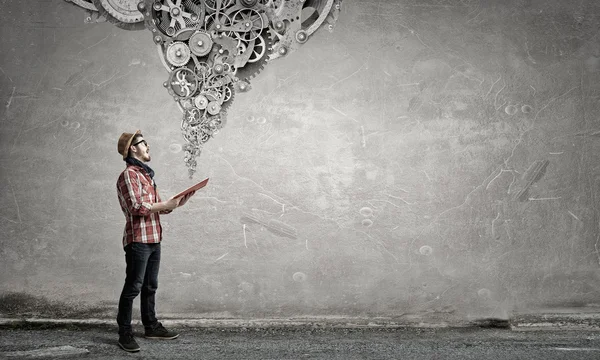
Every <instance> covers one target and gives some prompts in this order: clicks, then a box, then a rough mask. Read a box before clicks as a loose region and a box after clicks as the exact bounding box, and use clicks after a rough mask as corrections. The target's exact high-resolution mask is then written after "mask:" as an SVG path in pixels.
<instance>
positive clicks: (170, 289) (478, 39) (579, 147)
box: [0, 0, 600, 322]
mask: <svg viewBox="0 0 600 360" xmlns="http://www.w3.org/2000/svg"><path fill="white" fill-rule="evenodd" d="M2 3H3V4H2V8H3V12H2V13H1V14H0V17H1V18H2V21H1V22H0V24H1V25H0V26H1V29H2V37H0V42H1V44H0V48H1V49H2V51H1V53H0V59H1V60H0V64H1V65H0V69H1V71H0V81H1V85H2V86H1V87H0V91H1V94H0V97H1V98H2V105H3V106H2V108H1V114H2V115H1V125H0V126H1V129H0V139H1V140H0V149H1V152H0V169H1V174H0V178H1V180H0V186H1V191H0V196H1V204H2V207H0V234H2V236H1V237H0V254H1V259H2V260H1V261H0V295H2V296H3V302H2V303H3V305H2V313H3V314H4V315H7V314H16V313H19V311H21V312H23V311H25V312H27V311H28V312H36V311H37V312H41V314H42V315H48V314H49V312H48V311H46V313H44V310H43V308H42V307H40V306H41V305H42V304H46V305H48V304H49V305H53V306H56V307H55V308H54V309H55V312H54V313H52V314H54V315H55V316H76V315H77V313H76V312H73V311H71V312H69V311H67V310H65V309H80V310H82V311H83V310H86V309H87V310H89V311H92V310H93V311H96V314H104V315H106V316H114V314H115V313H116V310H115V307H116V303H117V300H118V296H119V293H120V290H121V287H122V283H123V280H124V269H125V262H124V256H123V255H124V253H123V250H122V246H121V234H122V231H123V225H124V218H123V215H122V213H121V211H120V209H119V205H118V201H117V195H116V190H115V183H116V179H117V176H118V174H119V173H120V171H121V170H122V169H123V168H124V163H123V162H122V160H120V157H119V154H117V151H116V142H117V138H118V137H119V135H120V134H121V132H124V131H132V130H135V129H141V130H142V131H143V133H144V134H145V137H146V139H147V140H148V142H149V143H150V146H151V154H152V156H153V160H152V162H151V163H150V165H151V166H152V167H153V168H154V169H155V170H156V172H157V177H156V180H157V183H158V185H159V188H160V190H161V193H162V195H163V197H168V196H170V195H172V194H174V193H176V192H178V191H180V190H181V189H183V188H185V187H187V186H189V185H191V184H192V183H193V182H194V181H195V180H200V179H202V178H204V177H210V179H211V180H210V182H209V186H208V187H206V188H205V189H203V190H202V191H201V192H199V193H198V194H197V195H196V196H195V197H194V198H193V199H192V200H190V202H189V204H188V205H186V206H185V207H182V208H180V209H178V210H176V211H175V212H174V213H173V214H170V215H167V216H164V217H163V221H164V223H163V224H164V229H165V238H164V243H163V260H162V264H161V273H160V286H159V293H158V311H159V314H163V315H164V316H167V315H170V316H184V317H209V318H222V317H225V318H228V317H229V318H247V319H253V318H275V317H302V316H308V317H317V316H324V317H329V318H333V317H360V316H366V317H371V318H374V319H375V318H379V319H385V318H392V319H397V320H398V321H403V320H406V321H408V320H409V319H425V318H433V319H437V321H440V322H441V321H451V320H453V319H454V320H455V319H471V318H476V317H507V316H508V315H509V314H510V313H511V311H514V310H540V309H543V308H545V307H549V306H551V307H563V306H587V307H589V306H598V298H599V295H600V273H599V265H600V253H598V241H599V240H598V239H600V231H599V226H598V224H599V216H598V215H599V211H598V205H597V204H598V201H599V200H600V199H599V195H598V188H599V185H600V183H599V182H598V175H599V174H600V161H599V160H600V159H599V155H598V150H599V149H600V139H599V138H598V135H594V134H595V133H596V134H600V121H599V119H598V111H599V110H600V103H599V100H600V92H599V90H600V81H599V80H600V45H599V41H600V38H599V34H598V31H599V30H598V29H599V24H600V5H598V3H597V2H596V1H593V0H583V1H577V2H573V4H572V2H565V1H559V0H554V1H535V0H528V1H527V0H509V1H492V0H487V1H484V0H482V1H475V0H461V1H459V0H456V1H451V0H445V1H443V0H403V1H392V0H387V1H378V2H366V1H350V0H346V1H344V4H343V5H344V9H343V11H342V13H341V15H340V19H339V21H338V23H337V26H336V29H335V31H334V32H333V33H329V32H327V31H319V32H318V33H316V34H315V35H314V36H313V37H312V38H311V39H310V41H308V42H307V43H306V44H305V45H304V46H303V47H302V48H301V49H300V50H299V51H297V52H295V53H292V54H290V55H289V56H288V57H286V58H282V59H278V60H276V61H274V62H272V63H270V64H269V65H268V66H267V67H266V68H265V70H264V71H263V72H262V73H261V74H260V75H259V76H258V77H257V78H255V79H254V80H253V82H252V86H253V88H252V90H251V91H250V92H247V93H243V94H237V96H236V98H235V103H234V104H233V106H232V107H231V108H230V110H229V115H228V119H227V124H226V125H225V127H224V128H223V130H222V131H221V132H220V133H219V134H218V135H217V136H216V137H215V138H214V139H211V140H210V141H209V142H208V143H207V144H206V146H205V149H204V151H203V153H202V155H201V156H200V158H199V159H198V172H197V174H196V177H195V179H194V180H190V179H189V178H188V176H187V169H186V167H185V165H184V162H183V153H182V152H181V151H180V146H179V145H183V143H184V141H183V138H182V137H181V134H180V130H179V126H180V119H181V112H180V110H179V109H178V108H177V106H176V104H175V102H174V101H173V100H172V98H171V97H170V96H169V95H168V93H167V91H166V90H165V89H164V88H163V86H162V83H163V82H164V81H165V80H166V78H167V73H166V71H165V70H164V67H163V66H162V64H161V63H160V60H159V57H158V53H157V52H156V48H155V46H154V45H153V43H152V39H151V36H150V32H148V31H147V30H144V31H125V30H121V29H119V28H117V27H115V26H114V25H112V24H109V23H102V24H86V23H84V17H85V13H84V11H83V10H82V9H80V8H78V7H76V6H73V5H72V4H69V3H67V2H65V1H59V0H53V1H36V2H24V1H18V2H17V1H3V2H2ZM277 228H286V229H288V230H291V232H292V233H294V231H295V235H289V236H282V234H281V233H278V232H277V231H275V230H274V229H277ZM38 305H39V306H38ZM27 306H29V308H27ZM36 306H37V310H36ZM24 309H25V310H24ZM56 309H59V310H56ZM60 309H63V310H64V311H63V312H61V311H60ZM90 309H91V310H90ZM87 310H86V311H87ZM11 311H12V312H11ZM93 311H92V312H93ZM57 314H58V315H57ZM80 314H82V316H84V315H85V313H84V312H83V313H80ZM88 314H89V313H88Z"/></svg>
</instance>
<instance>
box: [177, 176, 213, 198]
mask: <svg viewBox="0 0 600 360" xmlns="http://www.w3.org/2000/svg"><path fill="white" fill-rule="evenodd" d="M207 183H208V178H206V179H204V180H202V181H200V182H199V183H197V184H196V185H193V186H190V187H189V188H187V189H185V190H183V191H182V192H180V193H179V194H177V195H175V196H174V197H175V198H178V197H182V196H184V195H186V194H188V193H191V192H192V191H196V190H198V189H202V188H203V187H205V186H206V184H207Z"/></svg>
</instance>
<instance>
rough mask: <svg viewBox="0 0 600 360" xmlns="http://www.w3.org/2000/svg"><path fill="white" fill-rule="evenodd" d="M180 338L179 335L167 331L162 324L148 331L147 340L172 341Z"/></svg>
mask: <svg viewBox="0 0 600 360" xmlns="http://www.w3.org/2000/svg"><path fill="white" fill-rule="evenodd" d="M178 336H179V334H178V333H176V332H173V331H169V330H167V329H165V327H164V326H162V324H161V323H157V324H156V325H155V326H154V327H153V328H150V329H146V338H148V339H165V340H171V339H175V338H176V337H178Z"/></svg>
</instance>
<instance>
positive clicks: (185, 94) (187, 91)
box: [167, 67, 199, 100]
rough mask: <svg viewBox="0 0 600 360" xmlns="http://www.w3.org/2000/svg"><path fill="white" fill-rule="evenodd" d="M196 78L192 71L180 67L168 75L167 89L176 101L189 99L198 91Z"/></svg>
mask: <svg viewBox="0 0 600 360" xmlns="http://www.w3.org/2000/svg"><path fill="white" fill-rule="evenodd" d="M198 87H199V86H198V78H197V77H196V74H195V73H194V71H192V70H190V69H188V68H186V67H182V68H179V69H175V70H174V71H173V72H171V74H170V75H169V80H168V82H167V89H168V90H169V93H170V94H171V95H172V96H173V97H175V99H176V100H185V99H189V98H191V97H192V96H194V94H195V93H196V91H197V90H198Z"/></svg>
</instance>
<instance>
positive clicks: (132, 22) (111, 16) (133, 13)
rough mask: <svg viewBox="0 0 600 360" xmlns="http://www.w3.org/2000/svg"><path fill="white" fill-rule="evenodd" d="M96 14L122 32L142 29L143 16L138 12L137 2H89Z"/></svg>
mask: <svg viewBox="0 0 600 360" xmlns="http://www.w3.org/2000/svg"><path fill="white" fill-rule="evenodd" d="M91 2H92V4H94V6H95V7H96V9H97V10H98V14H100V15H101V16H103V17H105V18H106V21H108V22H109V23H111V24H113V25H115V26H116V27H118V28H119V29H123V30H142V29H144V15H142V13H141V12H140V11H139V10H138V8H137V4H138V1H137V0H91Z"/></svg>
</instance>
